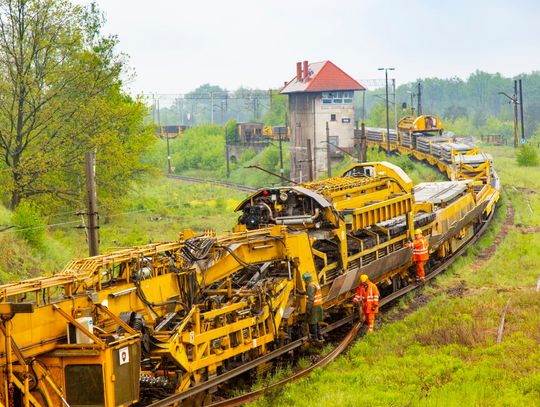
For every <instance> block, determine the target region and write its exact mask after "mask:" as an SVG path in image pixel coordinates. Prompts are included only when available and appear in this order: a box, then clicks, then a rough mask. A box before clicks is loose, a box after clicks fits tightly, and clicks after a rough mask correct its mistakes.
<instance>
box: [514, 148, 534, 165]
mask: <svg viewBox="0 0 540 407" xmlns="http://www.w3.org/2000/svg"><path fill="white" fill-rule="evenodd" d="M517 163H518V165H519V166H520V167H534V166H537V165H538V150H537V149H536V147H534V146H533V145H532V144H523V145H522V146H521V147H520V148H519V151H518V153H517Z"/></svg>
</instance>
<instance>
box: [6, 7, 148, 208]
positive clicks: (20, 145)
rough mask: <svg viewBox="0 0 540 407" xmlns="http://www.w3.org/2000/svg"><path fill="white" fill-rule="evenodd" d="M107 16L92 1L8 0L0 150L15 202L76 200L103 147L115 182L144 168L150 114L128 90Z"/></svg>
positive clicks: (9, 200)
mask: <svg viewBox="0 0 540 407" xmlns="http://www.w3.org/2000/svg"><path fill="white" fill-rule="evenodd" d="M103 22H104V19H103V17H102V14H101V13H100V12H99V11H98V10H97V9H96V8H95V6H94V5H92V6H89V7H88V8H86V7H82V6H75V5H72V4H71V3H69V2H68V1H65V0H0V57H1V60H0V95H1V99H2V100H1V103H0V152H1V153H2V159H3V166H4V167H5V169H7V173H8V174H9V177H8V178H6V179H4V181H6V184H7V185H6V186H5V188H6V191H5V192H6V193H5V194H4V196H7V204H9V206H10V207H11V208H15V207H17V205H18V204H19V203H20V202H21V200H22V199H25V198H34V199H35V198H39V199H40V200H41V201H42V202H44V201H45V199H43V198H42V197H44V196H47V197H48V198H52V199H53V200H55V199H61V200H65V199H67V200H71V201H76V200H78V199H79V196H78V190H79V189H80V188H79V186H78V183H79V182H80V178H81V176H82V170H83V166H82V162H81V161H82V158H83V153H84V151H88V150H92V149H96V148H97V149H98V157H100V159H101V160H102V161H103V160H106V164H107V167H106V168H110V169H111V172H112V173H113V174H114V175H115V176H116V177H115V182H114V184H115V185H116V186H118V185H119V184H122V183H123V182H125V183H126V184H127V183H128V180H129V179H131V178H132V176H134V175H137V174H140V173H141V172H144V167H142V166H140V165H139V160H138V158H137V157H136V156H137V152H139V151H140V150H141V147H140V145H144V144H146V143H149V142H150V140H151V139H150V138H149V131H150V130H149V129H148V128H146V127H145V126H144V125H142V124H141V123H142V120H143V118H144V114H145V111H144V108H143V107H142V104H140V102H138V101H134V100H132V99H131V98H129V97H127V96H126V95H125V94H124V93H123V92H122V87H121V85H122V82H121V79H120V75H121V74H122V72H123V71H124V68H125V64H124V59H123V57H122V56H121V55H118V54H117V53H115V45H116V43H117V40H116V38H114V37H103V36H101V35H100V29H101V26H102V24H103ZM126 130H127V133H125V132H124V131H126ZM105 139H106V141H105ZM135 146H137V147H135ZM119 157H121V158H120V159H119ZM126 160H129V161H130V164H131V166H130V167H129V169H128V168H127V166H126V165H125V162H126ZM119 168H121V171H118V169H119ZM98 172H99V170H98ZM105 178H106V177H103V178H102V179H105ZM111 178H112V177H111ZM98 182H99V180H98ZM119 192H120V194H121V191H119Z"/></svg>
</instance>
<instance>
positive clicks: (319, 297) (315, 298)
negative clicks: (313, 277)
mask: <svg viewBox="0 0 540 407" xmlns="http://www.w3.org/2000/svg"><path fill="white" fill-rule="evenodd" d="M310 285H314V286H315V295H314V296H313V305H322V293H321V287H320V286H319V284H317V283H316V282H314V281H310V282H309V283H308V287H309V286H310ZM306 297H308V301H309V296H308V295H306Z"/></svg>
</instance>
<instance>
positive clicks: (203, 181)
mask: <svg viewBox="0 0 540 407" xmlns="http://www.w3.org/2000/svg"><path fill="white" fill-rule="evenodd" d="M167 177H168V178H172V179H178V180H181V181H186V182H192V183H195V184H212V185H218V186H222V187H227V188H232V189H236V190H238V191H243V192H255V191H257V188H255V187H250V186H248V185H242V184H235V183H233V182H228V181H218V180H214V179H205V178H196V177H188V176H186V175H173V174H169V175H167Z"/></svg>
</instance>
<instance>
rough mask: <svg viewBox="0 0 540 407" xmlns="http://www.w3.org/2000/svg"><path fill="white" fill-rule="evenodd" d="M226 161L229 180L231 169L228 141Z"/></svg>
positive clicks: (226, 144)
mask: <svg viewBox="0 0 540 407" xmlns="http://www.w3.org/2000/svg"><path fill="white" fill-rule="evenodd" d="M225 160H226V163H227V178H229V177H230V176H231V167H230V164H229V161H230V160H229V143H228V142H227V141H225Z"/></svg>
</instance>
